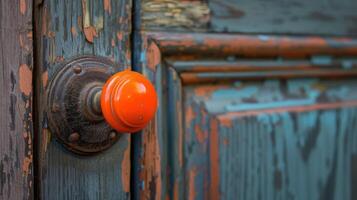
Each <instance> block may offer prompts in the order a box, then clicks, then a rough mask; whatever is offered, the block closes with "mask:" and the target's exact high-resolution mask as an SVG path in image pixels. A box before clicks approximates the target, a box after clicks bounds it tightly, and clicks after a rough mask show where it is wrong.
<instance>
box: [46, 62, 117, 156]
mask: <svg viewBox="0 0 357 200" xmlns="http://www.w3.org/2000/svg"><path fill="white" fill-rule="evenodd" d="M114 72H115V66H114V64H113V63H112V62H111V61H109V60H107V59H103V58H97V57H81V58H77V59H75V60H72V61H71V62H69V63H67V64H65V65H64V66H63V67H62V68H61V70H60V71H58V72H57V73H56V74H55V76H54V78H53V79H52V80H51V82H50V85H49V87H48V101H47V103H48V108H49V111H48V120H49V127H50V130H51V132H52V133H53V134H54V135H55V136H56V137H57V139H58V140H59V141H60V142H61V143H62V144H64V145H65V147H66V148H67V149H69V150H71V151H74V152H76V153H79V154H93V153H97V152H100V151H103V150H105V149H108V148H109V147H110V146H112V145H113V144H114V143H115V142H116V141H117V139H118V135H117V134H116V132H115V131H114V130H113V129H112V128H111V127H110V126H109V125H108V124H107V123H106V122H105V120H104V119H103V118H102V117H101V116H100V115H99V116H96V117H91V116H90V114H88V108H87V106H86V103H83V102H85V101H83V99H84V98H85V96H86V95H87V94H88V91H89V90H91V89H93V88H95V89H98V88H101V87H102V86H103V85H104V83H105V81H106V80H107V79H108V78H109V77H110V76H111V75H112V74H113V73H114Z"/></svg>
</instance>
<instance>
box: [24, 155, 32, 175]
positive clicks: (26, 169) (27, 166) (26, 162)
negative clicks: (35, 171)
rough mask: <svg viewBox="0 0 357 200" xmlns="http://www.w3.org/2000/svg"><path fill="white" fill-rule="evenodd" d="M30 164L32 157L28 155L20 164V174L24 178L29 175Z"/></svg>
mask: <svg viewBox="0 0 357 200" xmlns="http://www.w3.org/2000/svg"><path fill="white" fill-rule="evenodd" d="M31 163H32V155H31V154H30V155H28V156H26V157H25V158H24V161H23V163H22V172H23V174H24V176H28V174H29V173H30V171H31V169H30V166H31Z"/></svg>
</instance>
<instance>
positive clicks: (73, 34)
mask: <svg viewBox="0 0 357 200" xmlns="http://www.w3.org/2000/svg"><path fill="white" fill-rule="evenodd" d="M71 33H72V36H73V37H77V35H78V33H77V29H76V27H74V26H72V27H71Z"/></svg>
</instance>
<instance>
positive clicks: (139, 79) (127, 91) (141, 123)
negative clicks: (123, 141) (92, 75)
mask: <svg viewBox="0 0 357 200" xmlns="http://www.w3.org/2000/svg"><path fill="white" fill-rule="evenodd" d="M93 95H94V96H93V97H94V98H91V99H93V101H94V102H93V104H92V105H94V109H98V108H99V105H98V104H99V100H100V107H101V111H102V114H103V116H104V118H105V120H106V121H107V122H108V123H109V124H110V125H111V127H113V128H114V129H116V130H117V131H119V132H129V133H132V132H136V131H139V130H141V129H143V128H144V127H145V126H146V124H147V123H148V122H149V121H150V120H151V119H152V118H153V117H154V115H155V112H156V109H157V95H156V91H155V88H154V86H153V85H152V84H151V83H150V81H149V80H148V79H146V78H145V77H144V76H143V75H141V74H139V73H137V72H133V71H129V70H125V71H122V72H118V73H116V74H114V75H113V76H112V77H111V78H110V79H109V80H108V81H107V82H106V83H105V85H104V86H103V89H102V91H98V92H97V93H96V94H93ZM99 96H100V99H99Z"/></svg>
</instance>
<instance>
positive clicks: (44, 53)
mask: <svg viewBox="0 0 357 200" xmlns="http://www.w3.org/2000/svg"><path fill="white" fill-rule="evenodd" d="M35 3H36V4H35V6H36V8H35V9H36V10H35V14H36V17H35V20H36V46H37V52H36V55H37V56H36V58H37V60H36V67H37V70H36V91H37V94H36V97H37V98H36V106H37V109H38V110H37V113H38V115H36V121H37V124H36V126H35V127H36V132H37V133H38V134H39V138H38V140H37V144H38V149H39V150H38V182H39V184H40V188H39V191H38V197H37V198H40V199H51V200H55V199H59V200H64V199H76V200H77V199H86V200H87V199H129V198H130V136H129V135H122V136H121V137H120V139H119V141H118V142H117V144H116V145H114V146H113V147H111V148H110V149H109V150H108V151H105V152H103V153H100V154H98V155H96V156H91V157H83V156H77V155H75V154H73V153H70V152H67V151H66V150H65V149H64V148H63V146H61V145H60V144H59V143H58V142H57V141H56V138H55V137H54V136H53V135H52V134H51V133H50V130H49V129H48V125H47V117H46V116H47V115H46V113H47V112H48V111H49V109H50V108H47V107H46V92H45V90H46V87H47V86H48V81H49V80H51V78H52V77H53V75H54V73H55V72H56V71H57V70H59V69H60V68H61V66H62V64H63V63H64V62H66V61H69V60H70V59H72V58H74V57H77V56H81V55H95V56H101V57H105V58H108V59H110V60H112V61H114V62H115V63H116V64H118V66H120V67H119V68H118V69H117V70H118V71H119V70H123V69H126V68H130V63H131V62H130V61H131V54H130V39H129V35H130V32H131V20H130V19H131V1H129V0H115V1H114V0H103V1H96V0H65V1H59V0H45V1H36V2H35ZM59 123H60V122H59Z"/></svg>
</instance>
